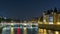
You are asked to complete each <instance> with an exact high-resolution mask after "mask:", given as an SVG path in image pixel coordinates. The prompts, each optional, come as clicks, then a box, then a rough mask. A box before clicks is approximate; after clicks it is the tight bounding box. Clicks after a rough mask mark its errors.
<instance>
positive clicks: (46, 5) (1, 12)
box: [0, 0, 60, 19]
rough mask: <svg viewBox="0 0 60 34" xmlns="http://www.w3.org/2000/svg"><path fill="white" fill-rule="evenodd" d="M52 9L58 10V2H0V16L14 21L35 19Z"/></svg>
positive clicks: (15, 0) (26, 0) (59, 6)
mask: <svg viewBox="0 0 60 34" xmlns="http://www.w3.org/2000/svg"><path fill="white" fill-rule="evenodd" d="M54 7H57V8H58V9H60V0H0V16H5V17H10V18H16V19H24V18H27V17H36V16H41V15H42V12H43V11H44V10H48V9H51V8H54Z"/></svg>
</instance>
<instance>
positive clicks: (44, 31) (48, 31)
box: [38, 28, 60, 34]
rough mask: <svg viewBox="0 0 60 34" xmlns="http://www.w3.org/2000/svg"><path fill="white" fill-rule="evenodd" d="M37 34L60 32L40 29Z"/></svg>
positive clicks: (59, 32) (58, 33) (58, 32)
mask: <svg viewBox="0 0 60 34" xmlns="http://www.w3.org/2000/svg"><path fill="white" fill-rule="evenodd" d="M38 34H60V31H53V30H47V29H40V28H39V30H38Z"/></svg>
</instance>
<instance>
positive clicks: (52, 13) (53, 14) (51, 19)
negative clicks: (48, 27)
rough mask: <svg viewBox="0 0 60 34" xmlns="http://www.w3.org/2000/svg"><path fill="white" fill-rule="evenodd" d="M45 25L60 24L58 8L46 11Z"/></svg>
mask: <svg viewBox="0 0 60 34" xmlns="http://www.w3.org/2000/svg"><path fill="white" fill-rule="evenodd" d="M43 24H60V12H59V11H58V10H57V9H56V8H55V9H54V10H48V11H44V12H43Z"/></svg>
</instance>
